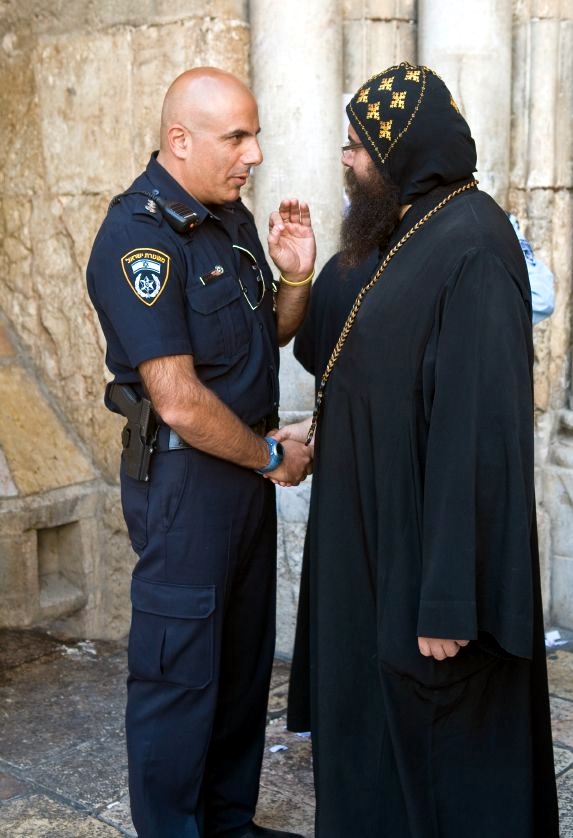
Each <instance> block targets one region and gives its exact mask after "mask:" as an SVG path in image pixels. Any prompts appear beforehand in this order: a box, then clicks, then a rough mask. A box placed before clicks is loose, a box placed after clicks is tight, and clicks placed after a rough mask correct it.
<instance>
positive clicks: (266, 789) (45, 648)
mask: <svg viewBox="0 0 573 838" xmlns="http://www.w3.org/2000/svg"><path fill="white" fill-rule="evenodd" d="M562 634H563V637H566V638H567V643H566V645H563V646H561V647H558V648H555V649H551V650H548V665H549V673H550V690H551V703H552V717H553V735H554V743H555V770H556V773H557V778H558V780H557V782H558V788H559V799H560V806H561V838H573V636H572V635H570V634H569V635H567V633H565V632H563V633H562ZM288 671H289V670H288V665H287V664H285V663H282V662H280V661H277V662H276V664H275V668H274V673H273V681H272V685H271V698H270V704H269V716H268V725H267V743H266V748H265V760H264V767H263V775H262V782H261V795H260V801H259V811H258V818H257V819H258V821H259V822H260V823H263V824H266V825H268V826H272V827H275V828H278V829H281V828H291V829H294V830H295V831H297V832H300V833H302V834H303V835H304V836H305V838H311V836H312V834H313V812H314V806H313V789H312V768H311V755H310V741H309V739H308V738H305V737H300V736H297V735H296V734H293V733H289V732H288V731H286V730H285V708H286V693H287V684H288ZM124 684H125V646H124V644H121V643H104V642H100V641H98V642H90V641H82V642H76V641H71V642H63V641H61V640H57V639H56V638H54V637H50V636H49V635H46V634H41V633H39V632H34V631H30V632H15V631H7V630H4V631H0V838H117V837H118V836H120V835H123V836H128V838H134V836H135V832H134V830H133V826H132V824H131V819H130V816H129V807H128V800H127V787H126V786H127V780H126V756H125V739H124V732H123V710H124V690H125V686H124ZM349 838H358V836H349ZM512 838H513V836H512ZM515 838H518V836H515Z"/></svg>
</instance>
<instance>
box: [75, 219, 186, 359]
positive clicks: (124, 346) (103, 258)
mask: <svg viewBox="0 0 573 838" xmlns="http://www.w3.org/2000/svg"><path fill="white" fill-rule="evenodd" d="M185 280H186V277H185V262H184V259H183V257H182V255H181V254H180V253H179V252H178V250H177V247H176V245H175V244H174V243H173V242H172V241H171V239H169V238H168V237H167V236H165V235H162V234H161V229H160V228H156V227H154V226H152V225H150V224H142V223H140V224H137V223H136V224H131V225H126V226H125V227H123V228H119V229H118V228H110V229H109V230H108V231H107V232H106V233H105V235H104V237H103V238H102V239H101V240H100V241H99V242H98V246H97V249H95V250H94V253H93V254H92V258H91V260H90V265H89V267H88V287H89V289H90V295H91V296H92V299H93V302H94V305H95V307H96V309H97V311H98V314H99V316H100V321H101V324H102V328H103V331H104V333H105V336H106V339H107V342H108V354H110V355H111V356H112V357H113V358H114V360H117V361H118V362H119V363H123V364H126V363H127V364H128V365H129V366H131V367H133V368H134V369H135V368H136V367H137V366H138V365H139V364H140V363H141V362H142V361H146V360H149V359H150V358H156V357H161V356H165V355H185V354H192V351H193V350H192V345H191V339H190V335H189V329H188V325H187V322H186V316H185Z"/></svg>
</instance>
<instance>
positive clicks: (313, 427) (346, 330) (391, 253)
mask: <svg viewBox="0 0 573 838" xmlns="http://www.w3.org/2000/svg"><path fill="white" fill-rule="evenodd" d="M476 188H477V181H475V180H472V181H470V183H466V184H465V185H464V186H460V187H459V189H455V190H454V191H453V192H450V194H449V195H446V197H445V198H443V199H442V200H441V201H440V202H439V204H436V206H435V207H433V208H432V209H431V210H429V211H428V212H427V213H426V214H425V215H424V216H423V217H422V218H420V219H419V221H416V223H415V224H414V226H413V227H410V229H409V230H408V232H407V233H405V234H404V235H403V236H402V238H401V239H400V241H399V242H397V243H396V244H395V245H394V247H393V248H392V249H391V250H389V251H388V253H387V254H386V256H385V257H384V259H383V261H382V263H381V264H380V265H379V266H378V267H377V268H376V272H375V273H374V275H373V276H372V278H371V279H370V280H369V281H368V282H367V283H366V285H364V286H363V287H362V288H361V289H360V291H359V292H358V296H357V297H356V299H355V300H354V303H353V304H352V308H351V309H350V314H349V315H348V317H347V318H346V322H345V324H344V326H343V327H342V331H341V333H340V336H339V338H338V340H337V341H336V345H335V347H334V349H333V350H332V355H331V356H330V359H329V361H328V364H327V365H326V368H325V370H324V372H323V374H322V378H321V379H320V386H319V388H318V393H317V394H316V403H315V406H314V410H313V412H312V422H311V424H310V429H309V432H308V434H307V437H306V443H305V445H310V442H311V441H312V438H313V436H314V432H315V431H316V424H317V422H318V414H319V411H320V407H321V404H322V401H323V398H324V388H325V387H326V382H327V381H328V379H329V378H330V374H331V372H332V370H333V369H334V365H335V364H336V362H337V361H338V358H339V355H340V353H341V351H342V347H343V346H344V344H345V342H346V338H347V337H348V335H349V334H350V330H351V328H352V326H353V325H354V321H355V320H356V315H357V314H358V310H359V308H360V306H361V305H362V302H363V300H364V297H365V296H366V294H367V293H368V292H369V291H370V289H371V288H373V287H374V286H375V285H376V283H377V282H378V280H379V279H380V277H381V276H382V274H383V273H384V271H385V270H386V268H387V267H388V264H389V262H390V261H391V259H393V258H394V256H395V255H396V254H397V253H398V251H399V250H400V248H401V247H403V246H404V245H405V244H406V242H407V241H408V240H409V239H411V238H412V236H413V235H414V233H417V232H418V230H419V229H420V227H422V226H423V225H424V224H425V223H426V221H429V219H430V218H431V217H432V216H433V215H435V214H436V213H437V212H439V211H440V210H441V209H442V207H444V206H445V205H446V204H447V203H448V201H451V200H452V198H455V197H456V195H459V194H460V193H461V192H465V191H466V190H467V189H476Z"/></svg>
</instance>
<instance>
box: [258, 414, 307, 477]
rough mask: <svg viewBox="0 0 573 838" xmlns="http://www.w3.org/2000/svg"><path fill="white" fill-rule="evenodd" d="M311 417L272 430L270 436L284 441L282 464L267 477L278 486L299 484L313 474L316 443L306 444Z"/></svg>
mask: <svg viewBox="0 0 573 838" xmlns="http://www.w3.org/2000/svg"><path fill="white" fill-rule="evenodd" d="M310 422H311V420H310V418H308V419H304V420H303V421H302V422H294V423H293V424H291V425H285V426H284V427H283V428H277V429H276V430H274V431H271V432H270V433H269V434H268V436H272V437H274V438H275V439H276V440H278V441H279V442H281V443H282V445H283V448H284V458H283V461H282V463H281V464H280V466H279V467H278V468H276V469H273V471H270V472H268V474H266V475H265V477H266V478H267V479H268V480H272V482H273V483H276V484H277V486H298V484H299V483H302V481H303V480H306V478H307V477H308V475H309V474H312V468H313V461H314V443H313V442H312V443H310V444H308V445H307V444H306V439H307V435H308V431H309V428H310Z"/></svg>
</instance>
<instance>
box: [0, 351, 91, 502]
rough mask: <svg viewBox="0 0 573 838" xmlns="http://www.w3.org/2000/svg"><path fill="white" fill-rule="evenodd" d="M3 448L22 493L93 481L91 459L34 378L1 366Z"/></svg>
mask: <svg viewBox="0 0 573 838" xmlns="http://www.w3.org/2000/svg"><path fill="white" fill-rule="evenodd" d="M0 392H2V393H10V398H9V399H2V402H1V403H0V417H1V421H0V447H1V448H2V450H3V451H4V455H5V457H6V460H7V462H8V464H9V466H10V472H11V474H12V478H13V480H14V483H15V484H16V486H17V488H18V491H19V492H20V493H21V494H22V495H29V494H33V493H35V492H40V491H45V490H49V489H54V488H56V487H59V486H66V485H70V484H73V483H81V482H83V481H84V480H91V479H92V478H94V477H95V472H94V469H93V468H92V466H91V464H90V462H89V460H88V459H87V457H86V456H85V455H84V454H83V452H81V451H80V450H79V449H78V447H77V446H76V445H75V444H74V442H73V441H72V440H71V438H70V436H69V435H68V434H67V433H66V431H65V429H64V428H63V427H62V424H61V422H60V419H59V417H58V416H57V415H56V414H55V413H54V411H53V410H52V409H51V408H50V406H49V405H48V404H47V403H46V400H45V398H44V396H43V394H42V392H41V391H40V390H39V388H38V387H37V385H36V383H35V381H34V379H33V378H32V377H31V376H29V375H28V374H27V373H25V372H24V371H23V370H22V369H21V368H20V367H18V366H14V367H0Z"/></svg>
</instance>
